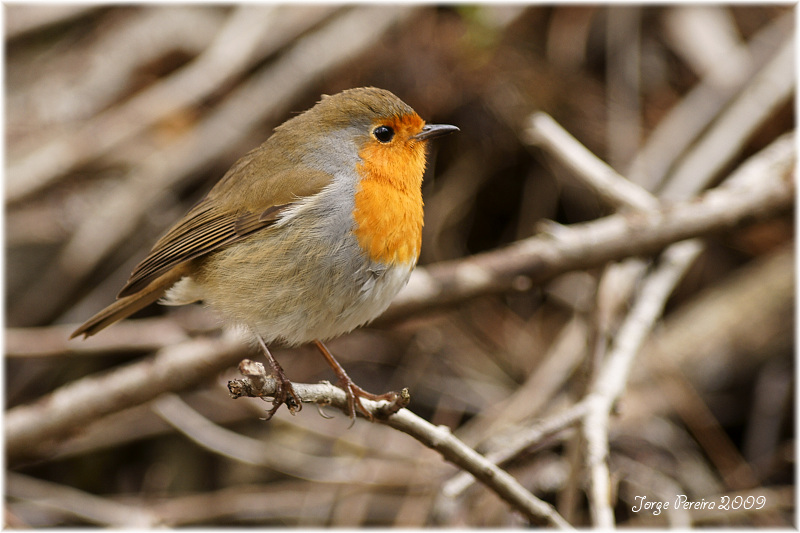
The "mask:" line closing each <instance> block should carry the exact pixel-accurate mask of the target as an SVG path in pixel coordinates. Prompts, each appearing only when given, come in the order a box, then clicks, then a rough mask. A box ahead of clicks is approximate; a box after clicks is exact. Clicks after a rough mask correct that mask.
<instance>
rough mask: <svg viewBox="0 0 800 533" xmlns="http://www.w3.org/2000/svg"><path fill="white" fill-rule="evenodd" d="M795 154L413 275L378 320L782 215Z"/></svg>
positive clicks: (790, 194)
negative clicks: (676, 196) (731, 182)
mask: <svg viewBox="0 0 800 533" xmlns="http://www.w3.org/2000/svg"><path fill="white" fill-rule="evenodd" d="M792 146H793V145H792V144H791V139H789V141H788V145H787V144H786V143H784V145H783V147H782V149H781V153H780V155H779V156H777V159H778V162H777V164H779V165H782V168H783V169H784V170H783V172H782V173H777V174H776V173H771V174H769V175H768V176H765V177H764V180H763V181H762V182H761V183H757V184H749V185H748V186H746V187H744V186H742V187H719V188H717V189H714V190H712V191H709V192H708V193H707V194H705V195H703V196H702V197H700V198H698V199H695V200H692V201H688V202H684V203H679V204H675V205H672V206H669V207H662V208H661V209H658V210H653V211H648V212H640V213H636V214H616V215H612V216H609V217H606V218H602V219H599V220H595V221H592V222H587V223H584V224H574V225H572V226H570V227H569V229H568V230H565V231H563V232H559V234H558V235H557V236H551V235H544V236H536V237H531V238H529V239H525V240H522V241H518V242H516V243H515V244H513V245H510V246H508V247H506V248H503V249H500V250H494V251H491V252H486V253H482V254H476V255H473V256H471V257H469V258H467V259H462V260H457V261H446V262H442V263H437V264H435V265H431V266H429V267H427V268H425V269H421V268H418V269H416V270H415V271H414V273H413V274H412V275H411V280H410V281H409V283H408V285H407V286H406V287H405V289H403V290H402V291H401V292H400V294H398V296H397V298H395V300H394V302H393V303H392V305H391V307H389V309H388V310H387V312H386V313H384V315H383V316H382V317H381V319H380V320H381V321H386V320H391V319H397V318H400V317H405V316H408V315H410V314H413V313H417V312H420V311H423V310H430V309H432V308H434V306H436V307H443V306H448V305H453V304H456V303H459V302H463V301H465V300H467V299H469V298H472V297H475V296H478V295H482V294H489V293H493V292H502V291H508V290H513V289H515V288H522V289H526V288H528V287H531V286H535V285H538V284H540V283H543V282H545V281H548V280H550V279H553V278H554V277H555V276H557V275H559V274H563V273H564V272H568V271H570V270H575V269H585V268H592V267H596V266H599V265H602V264H604V263H606V262H608V261H612V260H618V259H620V258H623V257H627V256H631V255H643V254H650V253H653V252H656V251H658V250H659V249H661V248H663V247H664V246H666V245H668V244H670V243H673V242H677V241H680V240H684V239H687V238H691V237H696V236H698V235H703V234H705V233H709V232H715V231H720V230H723V229H726V228H733V227H735V226H736V225H738V224H740V223H741V222H742V221H744V220H752V219H753V218H758V217H759V216H765V215H777V214H779V213H782V212H784V211H785V210H786V209H788V208H789V206H791V205H792V202H793V200H794V190H795V188H794V177H793V176H787V175H786V172H788V171H789V170H790V169H791V165H792V161H793V150H792Z"/></svg>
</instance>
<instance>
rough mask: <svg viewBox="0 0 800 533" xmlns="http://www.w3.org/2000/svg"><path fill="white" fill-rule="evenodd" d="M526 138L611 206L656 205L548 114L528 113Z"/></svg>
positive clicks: (640, 189)
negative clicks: (529, 115) (528, 123)
mask: <svg viewBox="0 0 800 533" xmlns="http://www.w3.org/2000/svg"><path fill="white" fill-rule="evenodd" d="M528 140H529V142H531V143H533V144H536V145H539V146H541V147H542V148H545V149H547V150H548V152H550V153H551V154H552V155H554V156H555V157H556V158H557V159H558V160H559V161H560V162H561V163H562V164H563V165H566V166H567V168H569V169H570V170H571V171H572V172H574V173H575V175H576V176H578V177H579V178H580V179H581V180H582V181H583V182H584V183H585V184H587V185H589V186H590V187H592V189H593V190H594V192H596V193H597V194H598V195H600V197H601V198H603V199H604V200H605V201H606V202H608V203H609V204H611V205H612V206H614V207H631V208H634V209H652V208H655V207H657V206H658V200H656V198H655V197H653V196H652V195H651V194H650V193H648V192H647V191H646V190H645V189H642V188H641V187H639V186H638V185H636V184H634V183H632V182H631V181H628V179H627V178H625V177H623V176H621V175H620V174H618V173H617V171H615V170H614V169H613V168H611V167H610V166H609V165H608V164H606V163H605V162H604V161H603V160H601V159H600V158H598V157H597V156H596V155H594V154H593V153H592V152H590V151H589V150H588V149H587V148H586V147H585V146H583V145H582V144H580V143H579V142H578V141H577V140H576V139H575V137H573V136H572V135H570V134H569V133H568V132H567V131H566V130H565V129H564V128H562V127H561V126H560V125H559V124H558V123H557V122H556V121H555V120H553V119H552V117H550V115H548V114H546V113H543V112H541V111H540V112H537V113H534V114H533V115H532V116H531V118H530V125H529V128H528Z"/></svg>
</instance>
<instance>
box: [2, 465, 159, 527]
mask: <svg viewBox="0 0 800 533" xmlns="http://www.w3.org/2000/svg"><path fill="white" fill-rule="evenodd" d="M5 481H6V484H5V487H6V496H9V497H11V498H14V499H18V500H22V501H27V502H29V503H32V504H34V505H36V506H37V507H39V508H40V509H55V510H58V511H59V512H61V513H65V514H67V515H69V516H74V517H79V518H81V519H83V520H88V521H90V522H92V523H94V524H98V525H102V526H106V527H120V528H122V527H127V528H142V529H148V528H153V527H157V526H159V525H161V521H160V520H159V518H158V516H157V515H155V514H153V513H151V512H149V511H148V510H147V509H146V508H142V506H139V505H125V504H123V503H119V502H115V501H113V500H111V499H109V498H102V497H100V496H95V495H94V494H89V493H88V492H84V491H82V490H78V489H76V488H74V487H69V486H66V485H61V484H58V483H52V482H49V481H42V480H40V479H36V478H34V477H30V476H26V475H24V474H20V473H17V472H6V473H5Z"/></svg>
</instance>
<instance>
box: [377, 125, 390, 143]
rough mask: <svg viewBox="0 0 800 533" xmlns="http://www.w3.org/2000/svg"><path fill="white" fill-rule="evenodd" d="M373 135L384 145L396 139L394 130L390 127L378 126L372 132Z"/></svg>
mask: <svg viewBox="0 0 800 533" xmlns="http://www.w3.org/2000/svg"><path fill="white" fill-rule="evenodd" d="M372 134H373V135H374V136H375V138H376V139H378V141H380V142H382V143H388V142H389V141H391V140H392V138H393V137H394V130H393V129H392V128H390V127H389V126H378V127H377V128H375V129H374V130H372Z"/></svg>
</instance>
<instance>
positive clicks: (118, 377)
mask: <svg viewBox="0 0 800 533" xmlns="http://www.w3.org/2000/svg"><path fill="white" fill-rule="evenodd" d="M245 350H246V346H245V345H244V344H243V343H241V342H238V341H234V342H231V341H229V340H228V341H225V340H210V339H199V340H192V341H188V342H184V343H181V344H177V345H174V346H170V347H168V348H164V349H163V350H160V351H159V352H158V353H156V354H155V356H153V357H151V358H148V359H146V360H145V361H142V362H139V363H135V364H131V365H129V366H125V367H122V368H118V369H115V370H112V371H109V372H105V373H101V374H98V375H93V376H89V377H86V378H83V379H81V380H79V381H75V382H73V383H70V384H68V385H64V386H63V387H61V388H60V389H57V390H56V391H54V392H52V393H50V394H48V395H47V396H44V397H42V398H40V399H39V400H38V401H36V402H35V403H32V404H28V405H21V406H18V407H14V408H12V409H10V410H9V411H7V412H6V416H5V437H6V453H7V454H8V457H10V458H12V459H18V458H26V457H38V456H41V455H44V456H46V455H47V453H48V452H49V450H50V448H51V444H52V441H54V440H56V441H57V440H60V439H63V438H65V437H67V436H69V435H70V434H71V433H74V432H75V431H79V430H80V429H81V428H83V427H85V426H86V425H87V424H89V423H90V422H92V421H94V420H96V419H98V418H100V417H102V416H104V415H106V414H109V413H113V412H117V411H119V410H121V409H124V408H126V407H131V406H133V405H137V404H140V403H144V402H146V401H148V400H151V399H153V398H155V397H156V396H158V395H159V394H162V393H164V392H168V391H179V390H184V389H188V388H191V387H194V386H196V385H197V384H198V383H200V382H202V381H203V380H205V379H207V378H208V377H210V376H213V375H214V374H216V373H217V372H219V371H220V370H222V369H224V368H227V367H228V366H230V365H231V364H233V363H234V362H235V361H236V359H238V358H241V356H242V354H243V353H244V352H245Z"/></svg>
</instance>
